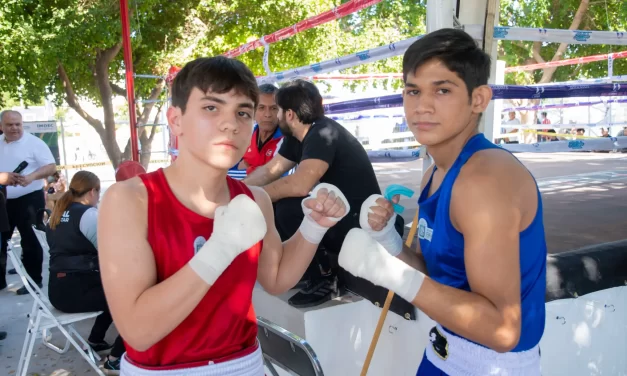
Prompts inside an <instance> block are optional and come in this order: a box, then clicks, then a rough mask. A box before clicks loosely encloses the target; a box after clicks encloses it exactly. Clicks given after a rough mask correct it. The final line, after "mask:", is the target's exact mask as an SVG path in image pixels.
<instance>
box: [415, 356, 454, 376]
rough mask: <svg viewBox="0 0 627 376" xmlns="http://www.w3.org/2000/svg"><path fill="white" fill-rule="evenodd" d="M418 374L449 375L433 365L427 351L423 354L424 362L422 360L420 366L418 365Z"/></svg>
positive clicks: (431, 375) (425, 375) (420, 375)
mask: <svg viewBox="0 0 627 376" xmlns="http://www.w3.org/2000/svg"><path fill="white" fill-rule="evenodd" d="M416 376H448V375H447V374H446V373H444V372H442V371H440V369H439V368H438V367H436V366H434V365H433V363H431V362H430V361H429V359H427V352H426V351H425V354H424V355H423V356H422V362H420V367H418V372H417V373H416Z"/></svg>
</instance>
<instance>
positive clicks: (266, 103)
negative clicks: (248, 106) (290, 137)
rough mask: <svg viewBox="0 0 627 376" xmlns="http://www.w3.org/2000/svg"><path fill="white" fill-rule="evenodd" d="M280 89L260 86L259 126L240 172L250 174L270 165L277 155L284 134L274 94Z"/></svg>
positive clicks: (257, 114)
mask: <svg viewBox="0 0 627 376" xmlns="http://www.w3.org/2000/svg"><path fill="white" fill-rule="evenodd" d="M277 90H278V89H277V88H276V86H274V85H271V84H263V85H261V86H259V104H258V105H257V111H256V112H255V121H256V122H257V126H255V128H254V129H253V136H252V138H251V139H250V145H249V146H248V149H247V150H246V154H244V157H243V158H242V161H241V162H240V163H239V165H238V167H237V168H238V170H244V169H245V170H246V174H250V173H251V172H253V171H255V169H257V168H258V167H260V166H263V165H265V164H266V163H268V162H269V161H270V160H271V159H272V158H273V157H274V155H275V154H276V152H277V150H279V147H280V146H281V142H282V141H283V133H281V129H279V118H278V117H277V114H278V113H279V107H278V106H277V105H276V101H275V99H274V93H275V92H276V91H277Z"/></svg>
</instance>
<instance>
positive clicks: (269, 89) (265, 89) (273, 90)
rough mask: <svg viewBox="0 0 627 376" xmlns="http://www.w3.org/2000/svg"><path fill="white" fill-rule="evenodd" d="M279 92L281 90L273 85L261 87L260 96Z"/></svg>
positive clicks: (262, 85)
mask: <svg viewBox="0 0 627 376" xmlns="http://www.w3.org/2000/svg"><path fill="white" fill-rule="evenodd" d="M277 90H279V88H278V87H276V86H274V85H272V84H261V85H259V94H274V93H276V92H277Z"/></svg>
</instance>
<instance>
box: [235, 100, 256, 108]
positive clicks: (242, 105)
mask: <svg viewBox="0 0 627 376" xmlns="http://www.w3.org/2000/svg"><path fill="white" fill-rule="evenodd" d="M237 107H238V108H250V109H251V110H252V109H254V108H255V107H254V106H253V104H252V103H250V102H242V103H240V104H238V105H237Z"/></svg>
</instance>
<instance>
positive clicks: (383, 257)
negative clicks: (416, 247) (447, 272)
mask: <svg viewBox="0 0 627 376" xmlns="http://www.w3.org/2000/svg"><path fill="white" fill-rule="evenodd" d="M338 262H339V264H340V266H341V267H342V268H344V269H346V271H348V272H349V273H351V274H352V275H354V276H356V277H360V278H364V279H367V280H368V281H370V282H372V283H374V284H375V285H379V286H383V287H385V288H387V289H388V290H392V291H394V292H395V293H396V294H397V295H399V296H400V297H402V298H403V299H405V300H407V301H408V302H411V301H413V300H414V298H415V297H416V295H417V294H418V291H419V290H420V288H421V287H422V282H423V281H424V279H425V275H424V274H423V273H422V272H420V271H418V270H416V269H414V268H412V267H411V266H409V265H407V264H405V263H404V262H403V261H401V260H399V259H398V258H396V257H392V256H391V255H390V254H389V253H388V252H387V250H386V249H384V248H383V246H382V245H381V244H379V243H378V242H377V241H376V240H374V239H373V238H372V237H371V236H370V234H368V233H367V232H366V231H365V230H363V229H357V228H354V229H352V230H350V231H349V232H348V234H347V235H346V238H345V239H344V243H343V244H342V250H341V251H340V256H339V258H338Z"/></svg>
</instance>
